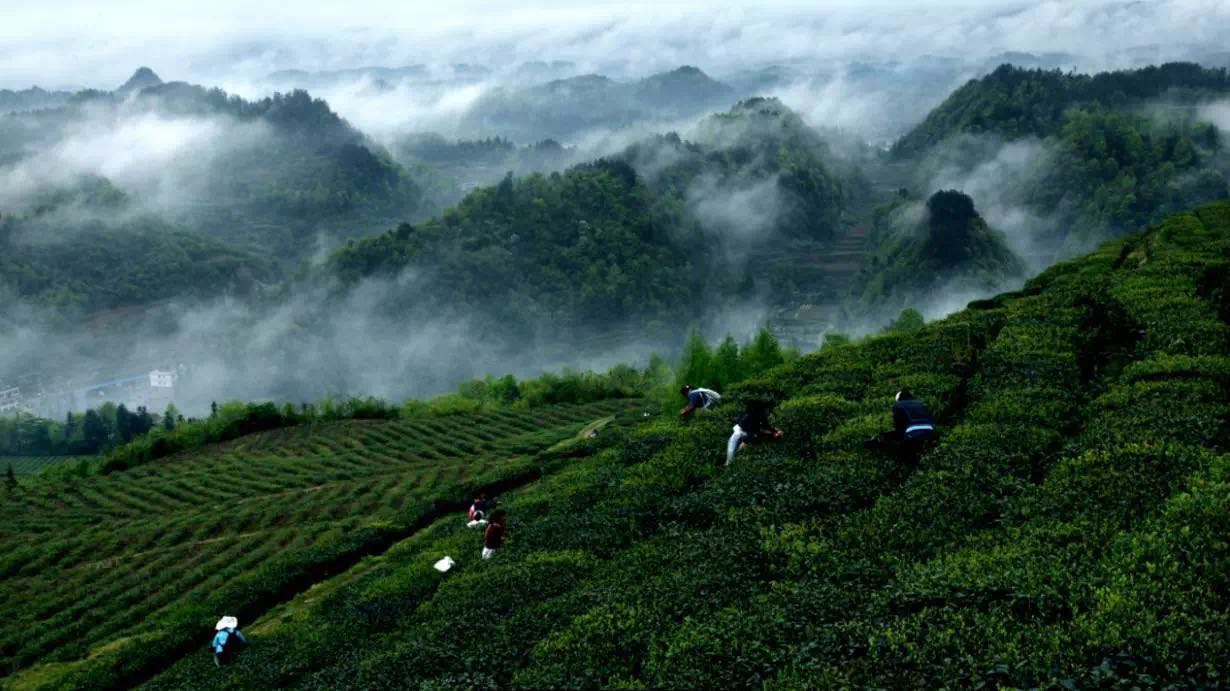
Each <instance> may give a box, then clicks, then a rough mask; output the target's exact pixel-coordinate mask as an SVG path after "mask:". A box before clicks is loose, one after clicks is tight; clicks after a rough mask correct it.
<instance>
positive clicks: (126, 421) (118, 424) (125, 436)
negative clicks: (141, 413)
mask: <svg viewBox="0 0 1230 691" xmlns="http://www.w3.org/2000/svg"><path fill="white" fill-rule="evenodd" d="M132 417H133V416H132V413H129V412H128V407H127V406H125V405H124V404H123V403H121V404H119V406H117V407H116V409H115V438H116V439H118V440H119V442H120V443H121V444H127V443H128V442H130V441H132V437H133V420H132Z"/></svg>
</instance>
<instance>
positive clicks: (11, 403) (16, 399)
mask: <svg viewBox="0 0 1230 691" xmlns="http://www.w3.org/2000/svg"><path fill="white" fill-rule="evenodd" d="M20 408H21V388H20V387H17V386H13V387H9V388H7V389H0V415H7V414H9V413H15V412H17V411H18V410H19V409H20Z"/></svg>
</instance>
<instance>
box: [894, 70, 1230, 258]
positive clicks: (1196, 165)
mask: <svg viewBox="0 0 1230 691" xmlns="http://www.w3.org/2000/svg"><path fill="white" fill-rule="evenodd" d="M1227 97H1230V72H1227V70H1225V69H1206V68H1202V67H1199V66H1197V65H1193V64H1186V63H1172V64H1167V65H1162V66H1160V67H1147V68H1143V69H1140V70H1130V71H1122V72H1105V73H1099V74H1095V75H1084V74H1065V73H1061V72H1059V71H1043V70H1024V69H1019V68H1015V67H1010V66H1003V67H1000V68H999V69H997V70H996V71H995V72H993V73H992V74H990V75H988V76H986V77H983V78H981V79H978V80H973V81H971V82H969V83H968V84H966V85H965V86H963V87H962V88H961V89H959V90H958V91H956V92H955V93H954V94H953V95H952V96H950V97H949V98H948V99H947V100H946V101H945V102H944V103H943V104H942V105H940V106H939V107H938V108H936V109H935V110H934V111H933V112H932V113H931V114H930V115H929V116H928V117H927V119H926V120H925V121H924V122H923V123H922V124H920V125H919V126H918V127H916V128H915V129H914V130H913V131H911V132H910V134H908V135H906V136H905V137H903V138H902V139H901V140H900V141H898V143H897V144H896V145H895V146H894V148H893V154H894V157H895V158H896V159H897V160H898V163H896V164H895V165H906V166H909V167H911V168H912V169H913V171H914V173H913V177H914V180H915V182H914V185H915V186H916V187H917V186H926V185H940V186H968V187H969V188H970V189H967V190H966V191H967V192H970V193H971V194H973V195H975V201H977V202H979V204H980V205H983V206H984V207H987V208H991V209H992V210H994V211H995V212H997V213H999V214H1000V215H1001V216H1002V217H1003V219H1004V220H1005V221H1013V222H1016V223H1018V224H1021V223H1024V224H1025V225H1028V226H1029V232H1030V233H1031V235H1032V237H1031V238H1030V239H1029V242H1028V243H1027V244H1032V246H1033V252H1034V253H1035V254H1039V255H1040V256H1042V257H1043V259H1042V263H1043V265H1045V264H1046V263H1048V262H1049V261H1050V258H1053V257H1054V256H1055V255H1056V254H1057V255H1058V256H1060V257H1063V256H1071V255H1072V254H1075V253H1079V252H1083V251H1086V250H1088V249H1089V248H1091V247H1092V246H1094V245H1096V244H1097V243H1098V242H1100V241H1102V240H1105V239H1107V238H1111V237H1115V236H1117V235H1121V234H1123V233H1126V232H1129V231H1131V230H1132V229H1133V228H1137V227H1140V226H1141V225H1144V224H1147V223H1152V222H1156V221H1158V220H1160V219H1161V218H1164V217H1165V216H1166V215H1168V214H1171V213H1174V212H1175V211H1177V210H1179V209H1183V208H1187V207H1190V206H1192V205H1196V204H1202V203H1207V202H1210V201H1214V200H1218V199H1224V198H1226V197H1227V196H1228V195H1230V188H1228V186H1227V178H1226V176H1227V173H1230V154H1228V152H1227V150H1226V147H1225V145H1224V142H1223V136H1224V135H1223V134H1222V133H1221V132H1219V131H1218V127H1217V126H1216V125H1215V124H1214V123H1212V122H1210V120H1209V117H1210V116H1209V114H1208V112H1207V111H1208V108H1209V107H1211V105H1212V104H1214V103H1216V102H1217V99H1223V98H1227ZM1022 217H1025V218H1026V220H1025V221H1022V220H1021V218H1022ZM1014 219H1015V220H1014ZM1048 257H1049V258H1048Z"/></svg>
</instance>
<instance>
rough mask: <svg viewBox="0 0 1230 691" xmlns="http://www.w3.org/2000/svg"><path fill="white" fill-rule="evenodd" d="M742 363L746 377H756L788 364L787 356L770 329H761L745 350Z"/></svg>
mask: <svg viewBox="0 0 1230 691" xmlns="http://www.w3.org/2000/svg"><path fill="white" fill-rule="evenodd" d="M742 361H743V364H744V372H745V373H746V376H755V375H757V374H760V373H762V372H766V371H768V370H770V369H773V368H774V367H777V366H778V365H780V364H782V363H784V362H786V356H785V354H784V353H783V352H782V346H781V344H780V343H778V342H777V339H776V338H774V337H773V334H771V333H769V330H768V329H761V330H760V331H758V332H756V337H755V338H753V339H752V342H751V343H750V344H748V346H747V347H746V348H744V349H743V358H742Z"/></svg>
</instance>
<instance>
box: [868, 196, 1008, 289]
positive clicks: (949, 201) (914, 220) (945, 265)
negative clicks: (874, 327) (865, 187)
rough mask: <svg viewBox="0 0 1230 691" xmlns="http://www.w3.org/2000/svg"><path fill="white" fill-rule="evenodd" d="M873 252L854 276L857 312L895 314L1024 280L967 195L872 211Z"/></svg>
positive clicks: (898, 203) (997, 234) (1001, 240)
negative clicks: (948, 296)
mask: <svg viewBox="0 0 1230 691" xmlns="http://www.w3.org/2000/svg"><path fill="white" fill-rule="evenodd" d="M875 225H876V227H875V230H874V234H873V240H872V242H873V244H874V245H875V247H876V248H877V249H876V253H875V255H874V256H873V257H872V258H871V262H870V263H869V264H868V266H867V267H866V268H865V269H864V270H863V275H862V276H860V277H859V283H858V286H859V290H861V305H862V307H863V308H871V309H883V308H886V307H887V308H888V309H889V310H890V311H895V310H898V309H901V308H902V307H906V306H909V305H912V304H918V303H919V302H920V301H923V300H926V299H928V298H929V297H930V296H934V295H944V294H958V295H960V294H969V293H970V292H971V291H972V292H976V293H983V294H985V293H990V292H993V291H995V290H996V289H1002V288H1003V287H1005V286H1008V285H1010V284H1012V283H1014V282H1017V281H1021V280H1024V278H1025V266H1024V265H1023V264H1022V262H1021V260H1020V259H1019V258H1018V257H1016V256H1015V255H1014V254H1013V253H1012V251H1011V250H1009V249H1008V247H1007V245H1006V244H1005V242H1004V236H1003V234H1002V233H1000V232H999V231H997V230H995V229H993V228H990V227H988V226H987V224H986V221H985V220H983V218H982V216H980V215H979V214H978V211H977V210H976V209H975V208H974V202H973V200H971V199H970V198H969V196H967V195H965V194H962V193H961V192H958V191H956V190H942V191H939V192H936V193H935V194H933V195H931V197H930V198H929V199H927V201H926V203H925V205H924V204H922V203H921V202H919V201H918V200H913V199H909V198H901V199H899V200H898V201H896V202H895V203H893V204H890V205H887V206H886V207H884V208H882V209H879V210H878V211H877V213H876V224H875Z"/></svg>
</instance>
